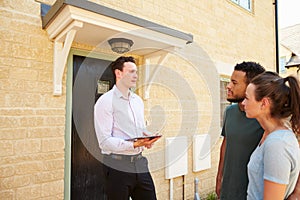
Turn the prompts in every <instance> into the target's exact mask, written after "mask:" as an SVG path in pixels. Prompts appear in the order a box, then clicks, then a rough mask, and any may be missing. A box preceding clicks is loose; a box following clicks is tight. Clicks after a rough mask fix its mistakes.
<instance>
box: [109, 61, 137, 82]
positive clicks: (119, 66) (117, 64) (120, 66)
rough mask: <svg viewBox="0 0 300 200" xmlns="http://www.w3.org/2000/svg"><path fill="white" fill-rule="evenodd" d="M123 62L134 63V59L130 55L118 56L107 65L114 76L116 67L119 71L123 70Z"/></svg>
mask: <svg viewBox="0 0 300 200" xmlns="http://www.w3.org/2000/svg"><path fill="white" fill-rule="evenodd" d="M125 62H132V63H135V60H134V58H133V57H132V56H128V57H126V56H121V57H119V58H117V60H115V61H114V62H112V63H111V64H110V65H109V67H110V68H111V70H112V73H113V75H114V77H115V78H116V75H115V70H116V69H118V70H120V71H123V67H124V66H123V64H124V63H125Z"/></svg>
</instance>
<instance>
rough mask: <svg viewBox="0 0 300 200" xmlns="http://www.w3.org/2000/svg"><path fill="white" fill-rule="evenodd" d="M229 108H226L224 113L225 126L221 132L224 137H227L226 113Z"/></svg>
mask: <svg viewBox="0 0 300 200" xmlns="http://www.w3.org/2000/svg"><path fill="white" fill-rule="evenodd" d="M227 110H228V107H227V108H226V109H225V111H224V115H223V126H222V132H221V135H222V136H223V137H226V131H225V129H226V128H225V124H226V113H227Z"/></svg>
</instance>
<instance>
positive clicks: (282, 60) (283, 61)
mask: <svg viewBox="0 0 300 200" xmlns="http://www.w3.org/2000/svg"><path fill="white" fill-rule="evenodd" d="M285 65H286V58H285V56H283V57H280V60H279V71H280V72H285V71H286V68H285Z"/></svg>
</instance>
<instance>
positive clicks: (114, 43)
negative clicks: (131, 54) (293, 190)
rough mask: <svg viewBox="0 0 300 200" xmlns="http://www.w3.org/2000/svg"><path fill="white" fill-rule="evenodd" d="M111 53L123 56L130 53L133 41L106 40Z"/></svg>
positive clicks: (123, 39)
mask: <svg viewBox="0 0 300 200" xmlns="http://www.w3.org/2000/svg"><path fill="white" fill-rule="evenodd" d="M108 43H109V45H110V46H111V50H112V51H113V52H116V53H119V54H123V53H126V52H128V51H130V48H131V46H132V45H133V41H132V40H129V39H126V38H112V39H110V40H108Z"/></svg>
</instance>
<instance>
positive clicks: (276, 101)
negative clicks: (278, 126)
mask: <svg viewBox="0 0 300 200" xmlns="http://www.w3.org/2000/svg"><path fill="white" fill-rule="evenodd" d="M250 83H252V84H254V85H255V88H256V89H255V99H256V101H260V100H262V98H264V97H267V98H269V99H270V101H271V108H270V114H271V116H272V117H274V118H278V119H286V118H288V117H290V123H291V127H292V130H293V131H294V132H295V133H296V134H300V88H299V82H298V80H297V78H295V77H293V76H288V77H286V78H281V77H280V76H279V75H278V74H277V73H275V72H270V71H267V72H264V73H262V74H260V75H258V76H257V77H255V78H254V79H252V80H251V82H250Z"/></svg>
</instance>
